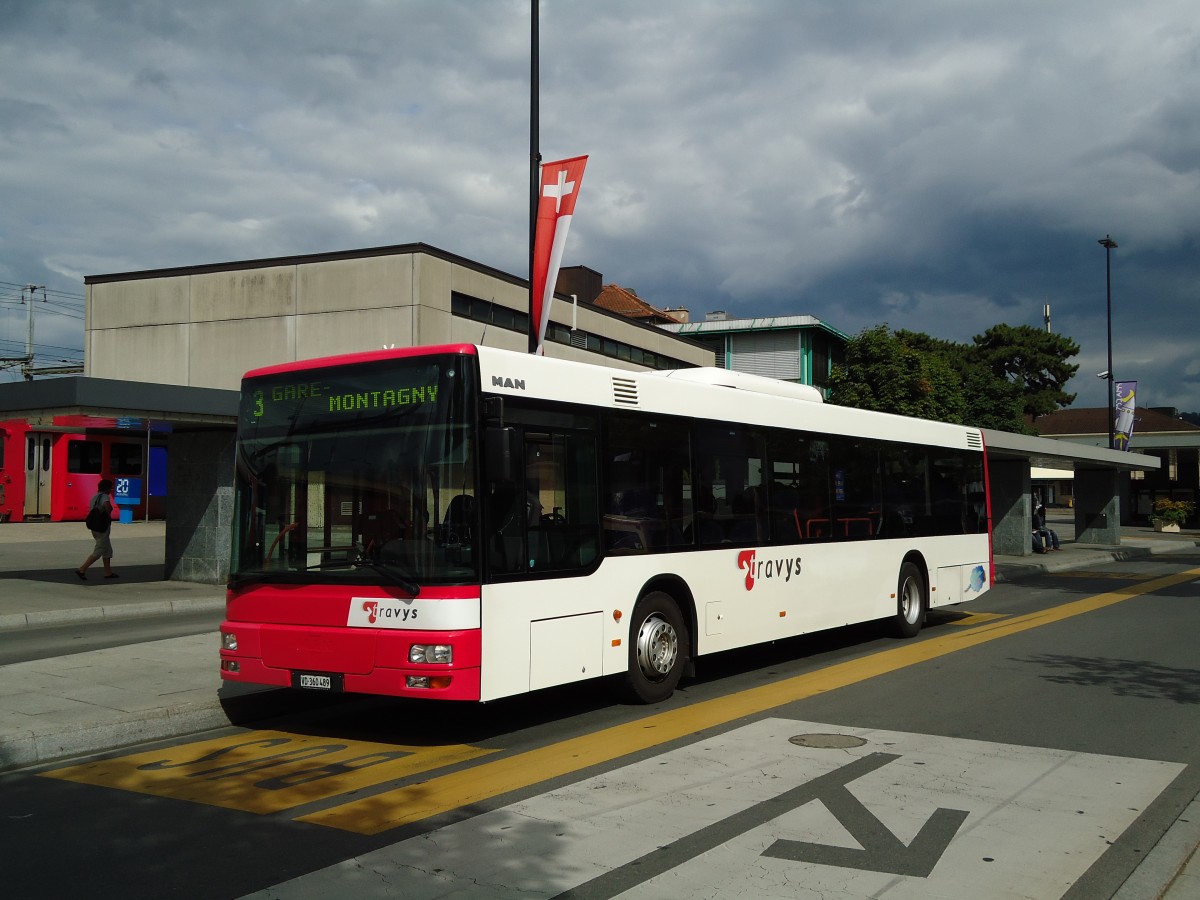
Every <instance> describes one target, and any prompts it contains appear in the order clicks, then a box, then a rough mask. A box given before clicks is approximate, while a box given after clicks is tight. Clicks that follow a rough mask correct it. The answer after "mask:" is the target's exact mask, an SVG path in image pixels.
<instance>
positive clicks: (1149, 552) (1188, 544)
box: [996, 541, 1200, 584]
mask: <svg viewBox="0 0 1200 900" xmlns="http://www.w3.org/2000/svg"><path fill="white" fill-rule="evenodd" d="M1197 547H1200V541H1177V542H1172V543H1170V544H1166V543H1164V544H1163V545H1162V546H1161V547H1122V548H1120V549H1113V550H1090V551H1086V552H1087V554H1088V555H1087V556H1086V557H1079V556H1075V558H1073V559H1072V558H1070V557H1068V558H1067V559H1063V560H1061V561H1059V560H1057V559H1056V560H1055V562H1052V563H1050V562H1042V561H1041V560H1038V561H1037V562H1033V561H1030V562H1028V563H999V564H997V566H996V583H997V584H1000V583H1003V582H1011V581H1019V580H1020V579H1022V578H1034V577H1037V576H1038V575H1052V574H1054V573H1055V572H1069V571H1072V570H1074V569H1083V568H1087V567H1088V566H1091V565H1095V564H1096V563H1098V562H1105V561H1112V562H1123V561H1125V560H1130V559H1148V558H1149V557H1151V556H1161V555H1163V554H1169V553H1188V552H1191V551H1193V550H1195V549H1196V548H1197Z"/></svg>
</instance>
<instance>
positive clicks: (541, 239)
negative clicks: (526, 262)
mask: <svg viewBox="0 0 1200 900" xmlns="http://www.w3.org/2000/svg"><path fill="white" fill-rule="evenodd" d="M585 165H587V157H586V156H576V157H575V158H573V159H561V160H559V161H558V162H549V163H545V164H544V165H543V166H542V186H541V191H540V192H539V194H538V211H537V227H536V230H535V232H534V239H533V294H532V297H531V304H532V306H533V309H532V310H531V313H532V316H531V321H530V323H529V324H530V327H531V328H536V329H537V349H536V350H535V351H534V352H535V353H537V354H538V355H539V356H540V355H541V354H542V352H543V348H542V345H543V343H545V340H546V325H547V324H549V322H550V303H551V301H552V300H553V299H554V285H555V283H556V282H557V281H558V269H559V266H561V265H562V255H563V247H565V246H566V244H567V231H568V230H569V229H570V227H571V216H572V215H573V214H574V213H575V200H576V198H577V197H578V196H579V186H580V185H581V184H582V183H583V168H584V166H585Z"/></svg>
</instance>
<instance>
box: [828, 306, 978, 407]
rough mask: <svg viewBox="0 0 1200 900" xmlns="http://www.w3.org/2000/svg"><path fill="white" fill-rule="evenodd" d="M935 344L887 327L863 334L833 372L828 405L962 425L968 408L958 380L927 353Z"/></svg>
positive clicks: (939, 358) (848, 346)
mask: <svg viewBox="0 0 1200 900" xmlns="http://www.w3.org/2000/svg"><path fill="white" fill-rule="evenodd" d="M932 340H933V339H932V338H929V337H928V336H927V335H915V334H913V333H912V332H896V333H893V332H892V331H891V329H889V328H888V326H887V325H886V324H885V325H878V326H876V327H875V328H868V329H864V330H863V331H862V332H861V333H860V334H859V335H857V336H856V337H853V338H851V339H850V341H849V342H848V343H847V344H846V363H845V365H843V366H835V367H834V371H833V375H832V377H831V383H832V390H831V391H830V401H831V402H833V403H837V404H839V405H841V406H854V407H857V408H859V409H872V410H876V411H878V412H890V413H898V414H900V415H904V416H914V417H916V418H919V419H934V420H936V421H939V422H956V423H961V422H962V421H963V413H964V411H965V404H964V400H963V393H962V388H961V384H960V380H959V376H958V374H957V373H956V372H955V371H954V368H953V367H952V366H951V365H950V364H949V363H948V362H947V360H946V358H945V357H944V356H943V355H941V354H939V353H935V352H930V351H929V350H927V349H923V347H922V343H923V341H932ZM914 345H916V346H914Z"/></svg>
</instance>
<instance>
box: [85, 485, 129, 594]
mask: <svg viewBox="0 0 1200 900" xmlns="http://www.w3.org/2000/svg"><path fill="white" fill-rule="evenodd" d="M112 489H113V483H112V482H111V481H109V480H108V479H107V478H104V479H102V480H101V481H100V483H99V484H98V485H96V495H95V496H94V497H92V502H91V505H90V506H89V507H88V515H87V527H88V530H89V531H91V533H92V537H93V538H95V540H96V545H95V547H93V548H92V553H91V555H90V556H89V557H88V558H87V559H85V560H84V561H83V565H82V566H80V567H79V568H78V569H76V570H75V574H76V575H78V576H79V580H80V581H87V570H88V567H89V566H91V564H92V563H94V562H95V561H96V560H98V559H99V560H103V562H104V577H105V578H117V577H118V575H117V573H116V572H114V571H113V570H112V556H113V549H112V540H111V539H110V537H109V532H110V531H111V530H112V510H113V505H112V499H111V498H110V497H109V494H110V493H111V492H112Z"/></svg>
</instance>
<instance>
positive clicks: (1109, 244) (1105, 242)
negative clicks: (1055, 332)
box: [1099, 234, 1117, 450]
mask: <svg viewBox="0 0 1200 900" xmlns="http://www.w3.org/2000/svg"><path fill="white" fill-rule="evenodd" d="M1099 243H1100V246H1101V247H1103V248H1104V284H1105V296H1106V297H1107V308H1108V413H1107V415H1108V449H1109V450H1115V449H1116V446H1117V434H1116V418H1115V410H1116V406H1117V394H1116V386H1115V385H1114V384H1113V365H1112V251H1114V250H1116V249H1117V242H1116V241H1114V240H1113V239H1112V238H1111V237H1109V236H1108V235H1107V234H1106V235H1105V236H1104V237H1102V238H1101V239H1100V242H1099Z"/></svg>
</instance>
